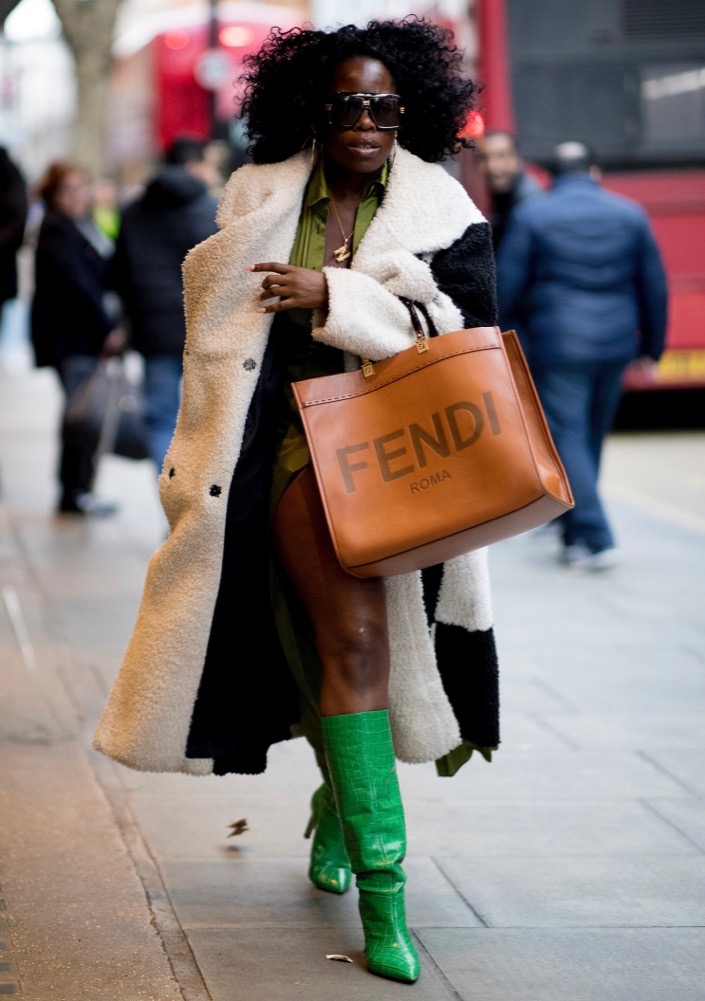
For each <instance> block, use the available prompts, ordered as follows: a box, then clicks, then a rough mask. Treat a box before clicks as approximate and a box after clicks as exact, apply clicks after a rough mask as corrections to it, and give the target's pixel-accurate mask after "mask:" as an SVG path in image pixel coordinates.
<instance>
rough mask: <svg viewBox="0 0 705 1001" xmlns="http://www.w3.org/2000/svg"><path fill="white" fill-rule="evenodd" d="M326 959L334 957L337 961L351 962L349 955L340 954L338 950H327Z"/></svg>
mask: <svg viewBox="0 0 705 1001" xmlns="http://www.w3.org/2000/svg"><path fill="white" fill-rule="evenodd" d="M326 959H334V960H336V962H338V963H352V959H351V958H350V956H342V955H341V954H340V953H339V952H329V953H328V954H327V956H326Z"/></svg>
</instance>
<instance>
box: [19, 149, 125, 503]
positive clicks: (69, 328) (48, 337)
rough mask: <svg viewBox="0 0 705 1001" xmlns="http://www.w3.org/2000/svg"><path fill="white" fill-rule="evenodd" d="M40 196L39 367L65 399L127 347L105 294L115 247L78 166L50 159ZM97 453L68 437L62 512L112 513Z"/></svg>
mask: <svg viewBox="0 0 705 1001" xmlns="http://www.w3.org/2000/svg"><path fill="white" fill-rule="evenodd" d="M38 193H39V196H40V198H41V199H42V201H43V203H44V206H45V209H46V212H45V215H44V219H43V221H42V224H41V227H40V230H39V237H38V240H37V250H36V256H35V289H34V297H33V300H32V307H31V334H32V344H33V346H34V352H35V360H36V364H37V365H38V366H40V367H41V366H52V367H53V368H55V369H56V371H57V372H58V374H59V378H60V379H61V384H62V386H63V388H64V392H65V394H66V400H67V402H68V401H69V400H70V398H71V397H72V396H73V394H74V393H76V392H77V391H78V390H79V389H80V388H81V387H82V386H83V385H84V383H85V382H86V380H87V379H89V378H90V376H91V375H92V374H93V373H94V371H95V369H96V367H97V365H98V361H99V359H100V357H101V356H102V355H104V354H111V353H117V352H119V351H120V350H121V349H122V339H123V338H122V331H121V330H120V329H119V327H118V326H117V322H116V320H117V317H116V312H115V311H114V310H111V309H110V308H109V304H108V303H109V300H108V297H107V292H106V280H107V273H108V262H109V259H110V256H111V254H112V252H113V245H112V243H111V242H110V241H109V240H107V239H106V238H105V237H104V236H103V235H102V234H101V233H100V232H99V231H98V229H97V228H96V226H95V224H94V223H93V222H92V220H91V218H90V208H91V187H90V177H89V174H88V171H87V170H86V169H85V168H84V167H82V166H81V165H80V164H77V163H71V162H69V161H57V162H55V163H52V164H51V165H50V166H49V168H48V169H47V172H46V174H45V175H44V177H43V179H42V180H41V181H40V183H39V186H38ZM62 426H63V425H62ZM94 453H95V442H94V441H82V440H79V438H78V437H77V436H75V435H73V434H72V435H70V436H67V435H66V434H63V440H62V451H61V460H60V466H59V480H60V483H61V498H60V500H59V506H58V509H59V512H61V513H71V514H96V515H105V514H111V513H113V511H114V510H115V505H114V504H112V503H111V502H109V501H105V500H101V499H99V498H98V497H96V496H95V494H94V493H93V492H92V487H93V479H94V474H95V458H94Z"/></svg>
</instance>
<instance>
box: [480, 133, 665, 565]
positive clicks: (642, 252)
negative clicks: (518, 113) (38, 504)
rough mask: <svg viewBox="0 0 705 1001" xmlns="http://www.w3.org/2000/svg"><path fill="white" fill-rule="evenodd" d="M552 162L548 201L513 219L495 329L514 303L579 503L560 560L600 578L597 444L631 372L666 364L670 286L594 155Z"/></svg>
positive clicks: (580, 148) (646, 233) (611, 550)
mask: <svg viewBox="0 0 705 1001" xmlns="http://www.w3.org/2000/svg"><path fill="white" fill-rule="evenodd" d="M554 157H555V160H554V175H555V180H554V183H553V185H552V187H551V189H550V190H549V191H548V192H547V193H546V194H544V195H539V196H537V197H535V198H531V199H529V200H528V201H526V202H525V203H523V204H522V205H520V206H518V207H517V209H516V211H515V212H514V214H513V217H512V221H511V224H510V226H509V229H508V231H507V233H506V235H505V238H504V241H503V243H502V246H501V249H500V253H499V257H498V262H497V272H498V274H497V280H498V294H499V306H500V321H502V320H505V321H506V318H507V317H509V316H511V315H512V313H513V311H514V310H515V308H516V305H517V303H518V302H519V301H521V303H522V307H523V309H524V311H525V316H526V326H525V328H524V329H523V331H522V337H523V340H524V343H525V349H526V353H527V356H528V358H529V362H530V365H531V369H532V373H533V376H534V379H535V382H536V386H537V389H538V392H539V395H540V397H541V402H542V404H543V407H544V410H545V412H546V417H547V419H548V422H549V426H550V428H551V433H552V434H553V437H554V441H555V443H556V447H557V448H558V451H559V453H560V456H561V459H562V460H563V463H564V465H565V468H566V472H567V474H568V478H569V480H570V483H571V486H572V489H573V493H574V496H575V508H574V509H573V510H572V511H569V512H567V513H566V514H565V515H563V516H562V518H561V525H560V527H561V532H562V542H563V549H562V553H561V559H562V561H563V562H566V563H568V564H580V565H582V566H585V567H587V568H589V569H602V568H605V567H608V566H612V565H613V564H614V563H615V562H616V557H617V551H616V547H615V539H614V535H613V532H612V529H611V527H610V525H609V522H608V520H607V517H606V514H605V511H604V507H603V504H602V502H601V500H600V497H599V494H598V475H599V467H600V455H601V451H602V444H603V441H604V438H605V435H606V434H607V432H608V431H609V429H610V428H611V426H612V423H613V420H614V416H615V412H616V409H617V405H618V403H619V398H620V394H621V384H622V377H623V374H624V370H625V369H626V367H627V365H629V364H630V362H634V360H635V359H640V361H639V362H638V364H641V365H646V366H648V365H651V364H653V362H655V361H658V359H659V357H660V356H661V353H662V352H663V348H664V342H665V334H666V312H667V289H666V276H665V272H664V268H663V263H662V261H661V255H660V253H659V249H658V246H657V244H656V241H655V239H654V236H653V233H652V231H651V226H650V224H649V221H648V218H647V216H646V214H645V212H644V211H643V209H642V208H641V207H640V206H639V205H637V204H636V203H635V202H632V201H630V200H629V199H626V198H623V197H621V196H619V195H615V194H612V193H611V192H608V191H605V190H604V189H603V188H602V187H601V186H600V183H599V176H600V175H599V170H598V169H597V167H596V165H595V163H594V159H593V156H592V154H591V152H590V150H589V149H588V148H587V147H586V146H585V145H584V144H583V143H579V142H564V143H561V144H560V145H559V146H557V147H556V150H555V153H554Z"/></svg>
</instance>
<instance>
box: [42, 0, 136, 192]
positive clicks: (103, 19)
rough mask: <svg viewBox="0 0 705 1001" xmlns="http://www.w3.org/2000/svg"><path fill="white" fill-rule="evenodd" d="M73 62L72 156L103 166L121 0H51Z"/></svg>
mask: <svg viewBox="0 0 705 1001" xmlns="http://www.w3.org/2000/svg"><path fill="white" fill-rule="evenodd" d="M52 3H53V4H54V8H55V9H56V13H57V15H58V17H59V20H60V21H61V28H62V31H63V34H64V38H65V39H66V42H67V44H68V46H69V48H70V49H71V52H72V54H73V58H74V62H75V64H76V102H77V106H76V120H75V125H74V134H73V149H72V154H73V156H74V157H75V158H76V159H77V160H79V161H80V162H81V163H84V164H86V166H87V167H89V168H90V169H91V170H92V171H93V172H94V173H96V174H99V173H101V172H102V170H103V166H104V164H103V160H104V156H105V147H106V144H105V118H106V110H105V109H106V102H107V92H108V78H109V75H110V65H111V60H112V55H111V48H112V43H113V33H114V30H115V20H116V17H117V12H118V9H119V8H120V5H121V3H122V0H52Z"/></svg>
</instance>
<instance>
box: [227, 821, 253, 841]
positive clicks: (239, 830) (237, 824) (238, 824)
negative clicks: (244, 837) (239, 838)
mask: <svg viewBox="0 0 705 1001" xmlns="http://www.w3.org/2000/svg"><path fill="white" fill-rule="evenodd" d="M228 827H229V828H230V834H228V837H229V838H234V837H235V836H236V835H237V834H243V833H244V832H245V831H249V829H250V828H249V827H248V826H247V821H246V820H235V821H233V823H232V824H228Z"/></svg>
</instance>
